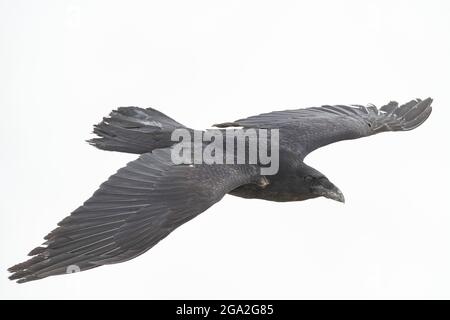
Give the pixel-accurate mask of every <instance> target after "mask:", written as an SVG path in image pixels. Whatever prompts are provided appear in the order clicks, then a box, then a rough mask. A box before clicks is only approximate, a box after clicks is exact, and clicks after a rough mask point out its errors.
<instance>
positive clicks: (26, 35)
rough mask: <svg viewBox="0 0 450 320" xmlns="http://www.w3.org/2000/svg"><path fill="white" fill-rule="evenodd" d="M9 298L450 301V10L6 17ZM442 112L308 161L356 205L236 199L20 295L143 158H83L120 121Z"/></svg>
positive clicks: (100, 11) (348, 7)
mask: <svg viewBox="0 0 450 320" xmlns="http://www.w3.org/2000/svg"><path fill="white" fill-rule="evenodd" d="M0 25H1V30H0V32H1V34H0V46H1V50H0V108H1V109H0V111H1V112H0V124H1V136H0V139H1V140H0V142H1V146H0V148H1V158H0V168H1V169H0V170H1V183H0V188H1V189H0V191H1V199H2V200H1V201H0V206H1V207H0V208H1V226H0V228H1V229H0V231H1V232H0V249H1V251H0V267H1V271H0V289H1V291H0V297H2V298H43V299H46V298H58V299H66V298H149V299H154V298H156V299H160V298H213V299H214V298H255V299H258V298H269V299H270V298H289V299H290V298H308V299H309V298H343V299H347V298H450V275H449V274H450V273H449V270H450V232H449V231H450V210H449V209H450V206H449V188H448V186H449V180H450V173H449V161H450V159H449V148H448V141H447V139H448V138H449V137H450V135H449V127H448V124H449V120H450V119H449V115H450V111H449V107H450V91H449V90H450V76H449V75H450V2H449V1H446V0H442V1H411V0H408V1H406V0H405V1H393V0H389V1H379V0H378V1H359V0H358V1H292V2H291V1H273V2H266V1H211V0H208V1H153V2H150V1H141V2H138V1H122V2H117V1H79V2H78V1H60V0H58V1H56V0H55V1H12V0H11V1H5V0H1V1H0ZM428 96H431V97H433V98H434V99H435V100H434V110H433V114H432V115H431V117H430V118H429V120H428V121H427V122H426V123H425V124H424V125H423V126H421V127H420V128H418V129H417V130H414V131H411V132H407V133H404V132H402V133H387V134H382V135H378V136H375V137H370V138H366V139H360V140H356V141H348V142H341V143H338V144H334V145H331V146H329V147H326V148H323V149H321V150H318V151H317V152H315V153H313V154H312V155H311V156H310V157H308V159H307V161H308V163H309V164H311V165H313V166H315V167H316V168H318V169H319V170H320V171H322V172H324V173H325V174H326V175H327V176H328V177H329V178H330V180H331V181H333V182H334V183H335V184H336V185H338V186H339V187H340V188H341V190H343V192H344V194H345V196H346V200H347V203H346V204H345V205H342V204H340V203H337V202H333V201H330V200H326V199H316V200H310V201H305V202H293V203H270V202H266V201H258V200H245V199H239V198H234V197H231V196H226V197H225V198H224V199H223V200H222V201H221V202H220V203H219V204H217V205H215V206H214V207H212V208H210V209H209V210H208V211H207V212H205V213H203V214H202V215H200V216H199V217H198V218H196V219H194V220H193V221H191V222H189V223H187V224H186V225H184V226H182V227H180V228H179V229H177V230H176V231H175V232H173V233H172V234H171V235H170V236H169V237H168V238H166V239H165V240H163V241H162V242H161V243H160V244H158V245H157V246H156V247H155V248H153V249H152V250H151V251H149V252H148V253H146V254H145V255H142V256H140V257H138V258H136V259H134V260H132V261H129V262H126V263H123V264H117V265H112V266H105V267H101V268H97V269H95V270H91V271H88V272H82V273H79V274H74V275H68V276H58V277H51V278H47V279H45V280H41V281H36V282H32V283H28V284H23V285H18V284H15V283H14V282H12V281H9V280H7V276H8V274H7V272H6V268H7V267H9V266H11V265H13V264H15V263H17V262H20V261H23V260H24V259H25V258H26V254H27V253H28V251H29V250H30V249H32V248H34V247H35V246H36V245H38V244H40V243H41V242H42V237H43V236H44V235H45V234H46V233H47V232H48V231H50V230H51V229H53V228H54V227H55V225H56V223H57V222H58V221H59V220H61V219H62V218H64V217H65V216H66V215H68V214H69V213H70V212H71V211H72V210H74V209H75V208H77V207H78V206H79V205H80V204H81V203H82V202H83V201H84V200H86V199H87V198H88V197H89V196H90V195H91V194H92V193H93V191H95V190H96V188H97V187H98V185H99V184H100V183H101V182H103V181H104V180H105V179H106V178H107V177H108V176H109V175H111V174H112V173H114V172H115V171H116V170H117V169H118V168H120V167H121V166H123V165H124V164H125V163H126V162H128V161H130V160H132V159H134V158H135V156H134V155H127V154H119V153H111V152H105V151H100V150H96V149H95V148H93V147H91V146H89V145H88V144H87V143H85V142H84V140H85V139H87V138H89V137H90V135H89V133H90V132H91V130H92V125H93V124H94V123H97V122H99V121H100V120H101V118H102V117H103V116H105V115H107V114H108V113H109V112H110V110H111V109H113V108H116V107H118V106H127V105H136V106H142V107H147V106H153V107H156V108H158V109H159V110H161V111H163V112H165V113H167V114H168V115H169V116H171V117H173V118H175V119H176V120H178V121H180V122H181V123H184V124H186V125H188V126H191V127H193V128H198V129H201V128H205V127H208V126H210V125H211V124H213V123H217V122H224V121H231V120H235V119H237V118H240V117H244V116H249V115H253V114H257V113H261V112H267V111H272V110H277V109H286V108H299V107H309V106H312V105H320V104H339V103H341V104H342V103H358V104H366V103H369V102H372V103H375V104H377V105H381V104H383V103H386V102H388V101H389V100H398V101H400V102H406V101H408V100H410V99H412V98H416V97H420V98H426V97H428Z"/></svg>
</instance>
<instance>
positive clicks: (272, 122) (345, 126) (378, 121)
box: [215, 98, 432, 158]
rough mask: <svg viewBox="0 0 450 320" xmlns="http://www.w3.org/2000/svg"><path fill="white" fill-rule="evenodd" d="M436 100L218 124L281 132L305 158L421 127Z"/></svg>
mask: <svg viewBox="0 0 450 320" xmlns="http://www.w3.org/2000/svg"><path fill="white" fill-rule="evenodd" d="M431 103H432V99H431V98H428V99H425V100H423V101H422V100H420V99H417V100H412V101H410V102H408V103H406V104H404V105H401V106H399V105H398V103H397V102H393V101H392V102H389V103H388V104H387V105H385V106H383V107H381V108H379V109H378V108H377V107H375V106H373V105H369V106H367V107H365V106H359V105H350V106H345V105H336V106H321V107H313V108H307V109H297V110H286V111H275V112H270V113H265V114H261V115H257V116H253V117H249V118H246V119H241V120H237V121H234V122H227V123H222V124H217V125H215V126H217V127H220V128H226V127H232V126H240V127H244V128H267V129H274V128H278V129H280V142H281V143H282V144H283V145H284V146H286V147H288V148H290V149H291V150H293V151H295V152H297V153H298V154H299V155H300V156H301V157H302V158H304V157H305V156H306V155H308V153H310V152H312V151H313V150H315V149H317V148H320V147H322V146H325V145H328V144H330V143H333V142H337V141H341V140H349V139H356V138H361V137H366V136H370V135H373V134H377V133H380V132H385V131H407V130H412V129H414V128H416V127H418V126H419V125H421V124H422V123H423V122H424V121H425V120H426V119H427V118H428V116H429V115H430V113H431Z"/></svg>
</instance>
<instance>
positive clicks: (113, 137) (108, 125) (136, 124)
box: [88, 107, 186, 154]
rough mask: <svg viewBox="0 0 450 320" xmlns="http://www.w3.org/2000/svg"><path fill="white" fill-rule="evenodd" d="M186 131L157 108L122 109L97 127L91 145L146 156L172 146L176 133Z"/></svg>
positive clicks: (90, 141) (113, 112)
mask: <svg viewBox="0 0 450 320" xmlns="http://www.w3.org/2000/svg"><path fill="white" fill-rule="evenodd" d="M178 128H186V127H185V126H183V125H182V124H180V123H178V122H176V121H175V120H173V119H172V118H169V117H168V116H166V115H165V114H163V113H162V112H159V111H157V110H155V109H153V108H146V109H143V108H139V107H120V108H118V109H117V110H114V111H112V112H111V113H110V115H109V117H105V118H103V121H102V122H100V123H99V124H97V125H95V126H94V132H93V133H95V134H96V135H98V136H99V137H98V138H93V139H90V140H88V142H89V143H90V144H91V145H93V146H95V147H97V148H99V149H102V150H108V151H119V152H127V153H136V154H142V153H146V152H150V151H152V150H153V149H158V148H165V147H169V146H171V145H172V144H174V142H172V141H171V139H170V137H171V134H172V132H173V130H175V129H178Z"/></svg>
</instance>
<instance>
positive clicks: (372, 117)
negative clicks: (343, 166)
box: [9, 98, 432, 283]
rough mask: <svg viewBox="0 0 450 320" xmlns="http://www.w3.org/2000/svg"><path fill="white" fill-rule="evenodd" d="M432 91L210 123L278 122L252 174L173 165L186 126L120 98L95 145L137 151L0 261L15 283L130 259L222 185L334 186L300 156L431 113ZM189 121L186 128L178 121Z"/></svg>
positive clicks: (225, 167)
mask: <svg viewBox="0 0 450 320" xmlns="http://www.w3.org/2000/svg"><path fill="white" fill-rule="evenodd" d="M431 103H432V99H431V98H428V99H425V100H420V99H417V100H412V101H410V102H408V103H406V104H404V105H401V106H399V105H398V103H397V102H389V103H388V104H386V105H385V106H383V107H381V108H379V109H378V108H376V107H375V106H373V105H368V106H360V105H349V106H346V105H334V106H330V105H326V106H321V107H313V108H307V109H297V110H286V111H276V112H270V113H266V114H261V115H257V116H252V117H249V118H246V119H241V120H237V121H234V122H228V123H222V124H218V125H216V127H218V128H221V129H220V130H226V129H225V128H228V127H242V128H255V129H260V128H264V129H279V170H278V173H277V174H275V175H270V176H263V175H261V171H260V170H259V169H260V165H259V164H195V165H177V164H174V163H173V161H171V152H170V151H171V148H172V147H173V145H174V143H175V142H174V141H172V139H171V133H172V132H173V131H174V130H175V129H180V128H186V129H188V128H187V127H184V126H183V125H182V124H180V123H178V122H176V121H175V120H173V119H171V118H169V117H167V116H166V115H164V114H163V113H161V112H159V111H157V110H155V109H152V108H147V109H143V108H138V107H121V108H118V109H117V110H116V111H112V113H111V114H110V116H109V117H108V118H104V119H103V121H102V122H100V123H99V124H98V125H96V126H95V127H94V133H95V134H97V135H98V137H97V138H94V139H92V140H89V143H90V144H92V145H94V146H95V147H97V148H100V149H103V150H110V151H120V152H127V153H134V154H140V156H139V158H138V159H137V160H135V161H132V162H130V163H128V164H127V165H126V166H125V167H124V168H122V169H120V170H119V171H118V172H117V173H116V174H114V175H113V176H111V177H110V178H109V179H108V180H107V181H106V182H104V183H103V184H102V185H101V186H100V188H99V189H98V190H97V191H96V192H95V193H94V194H93V196H92V197H91V198H90V199H88V200H87V201H86V202H85V203H84V204H83V205H82V206H81V207H79V208H78V209H76V210H75V211H74V212H72V214H71V215H70V216H68V217H66V218H65V219H63V220H62V221H61V222H59V223H58V227H57V228H56V229H55V230H53V231H51V232H50V233H49V234H48V235H47V236H46V237H45V240H46V241H45V243H44V244H43V245H41V246H39V247H37V248H35V249H33V250H32V251H31V252H30V253H29V256H31V258H30V259H29V260H27V261H25V262H23V263H19V264H17V265H15V266H13V267H11V268H9V271H10V272H12V273H13V274H12V275H11V276H10V279H11V280H18V282H19V283H23V282H27V281H32V280H38V279H42V278H45V277H48V276H52V275H58V274H65V273H69V272H73V271H80V270H81V271H83V270H88V269H92V268H95V267H98V266H101V265H105V264H112V263H118V262H123V261H127V260H130V259H132V258H134V257H136V256H138V255H140V254H142V253H144V252H145V251H147V250H149V249H150V248H152V247H153V246H154V245H155V244H156V243H158V242H159V241H160V240H161V239H163V238H164V237H166V236H167V235H168V234H169V233H170V232H172V231H173V230H174V229H176V228H177V227H178V226H180V225H182V224H183V223H185V222H187V221H189V220H191V219H192V218H194V217H195V216H197V215H198V214H200V213H202V212H203V211H205V210H206V209H208V208H209V207H211V206H212V205H213V204H215V203H216V202H218V201H219V200H221V199H222V198H223V196H224V195H225V194H227V193H228V194H232V195H235V196H239V197H244V198H258V199H265V200H270V201H300V200H306V199H310V198H316V197H326V198H330V199H333V200H337V201H341V202H344V195H343V194H342V192H341V191H340V190H339V189H338V188H337V187H336V186H335V185H334V184H333V183H331V182H330V181H329V180H328V179H327V178H326V177H325V175H323V174H322V173H320V172H319V171H318V170H316V169H314V168H312V167H310V166H308V165H307V164H305V163H304V162H303V159H304V158H305V157H306V155H308V154H309V153H310V152H312V151H313V150H315V149H317V148H320V147H322V146H325V145H328V144H330V143H333V142H337V141H341V140H348V139H356V138H361V137H366V136H370V135H373V134H377V133H380V132H385V131H407V130H411V129H414V128H416V127H418V126H419V125H421V124H422V123H423V122H424V121H425V120H426V119H427V118H428V116H429V115H430V114H431V110H432V108H431ZM188 130H190V129H188Z"/></svg>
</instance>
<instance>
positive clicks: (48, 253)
mask: <svg viewBox="0 0 450 320" xmlns="http://www.w3.org/2000/svg"><path fill="white" fill-rule="evenodd" d="M257 175H259V172H258V170H257V168H256V167H253V166H250V165H218V164H217V165H174V164H173V163H172V162H171V158H170V149H157V150H154V151H153V152H152V153H147V154H144V155H142V156H140V158H138V159H137V160H135V161H132V162H130V163H128V165H127V166H126V167H124V168H122V169H120V170H119V171H118V172H117V173H116V174H114V175H113V176H111V177H110V178H109V180H107V181H106V182H105V183H103V184H102V185H101V186H100V188H99V190H97V191H96V192H95V193H94V195H93V196H92V197H91V198H90V199H89V200H87V201H86V202H85V203H84V204H83V205H82V206H81V207H79V208H78V209H77V210H75V211H74V212H73V213H72V214H71V215H70V216H68V217H67V218H65V219H64V220H62V221H61V222H60V223H59V224H58V226H59V227H58V228H56V229H55V230H53V231H52V232H50V233H49V234H48V235H47V236H46V237H45V240H46V242H45V243H44V244H43V245H42V246H40V247H37V248H35V249H34V250H32V251H31V252H30V253H29V255H30V256H32V258H30V259H29V260H27V261H25V262H23V263H19V264H17V265H15V266H13V267H11V268H10V269H9V271H10V272H13V274H12V275H11V277H10V279H12V280H14V279H17V280H18V282H27V281H31V280H37V279H41V278H45V277H48V276H51V275H57V274H64V273H68V272H74V271H80V270H81V271H82V270H87V269H91V268H94V267H97V266H100V265H104V264H112V263H117V262H123V261H126V260H129V259H132V258H134V257H136V256H138V255H140V254H142V253H144V252H145V251H147V250H148V249H150V248H151V247H153V246H154V245H155V244H156V243H157V242H158V241H160V240H161V239H163V238H164V237H165V236H167V235H168V234H169V233H170V232H171V231H173V230H174V229H175V228H177V227H178V226H180V225H181V224H183V223H185V222H187V221H189V220H190V219H192V218H194V217H195V216H197V215H198V214H200V213H201V212H203V211H205V210H206V209H207V208H209V207H210V206H212V205H213V204H214V203H216V202H218V201H219V200H220V199H221V198H222V197H223V196H224V195H225V194H226V193H228V192H229V191H231V190H232V189H234V188H236V187H238V186H240V185H241V184H248V183H252V182H253V181H254V179H255V177H256V176H257ZM256 179H257V178H256Z"/></svg>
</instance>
